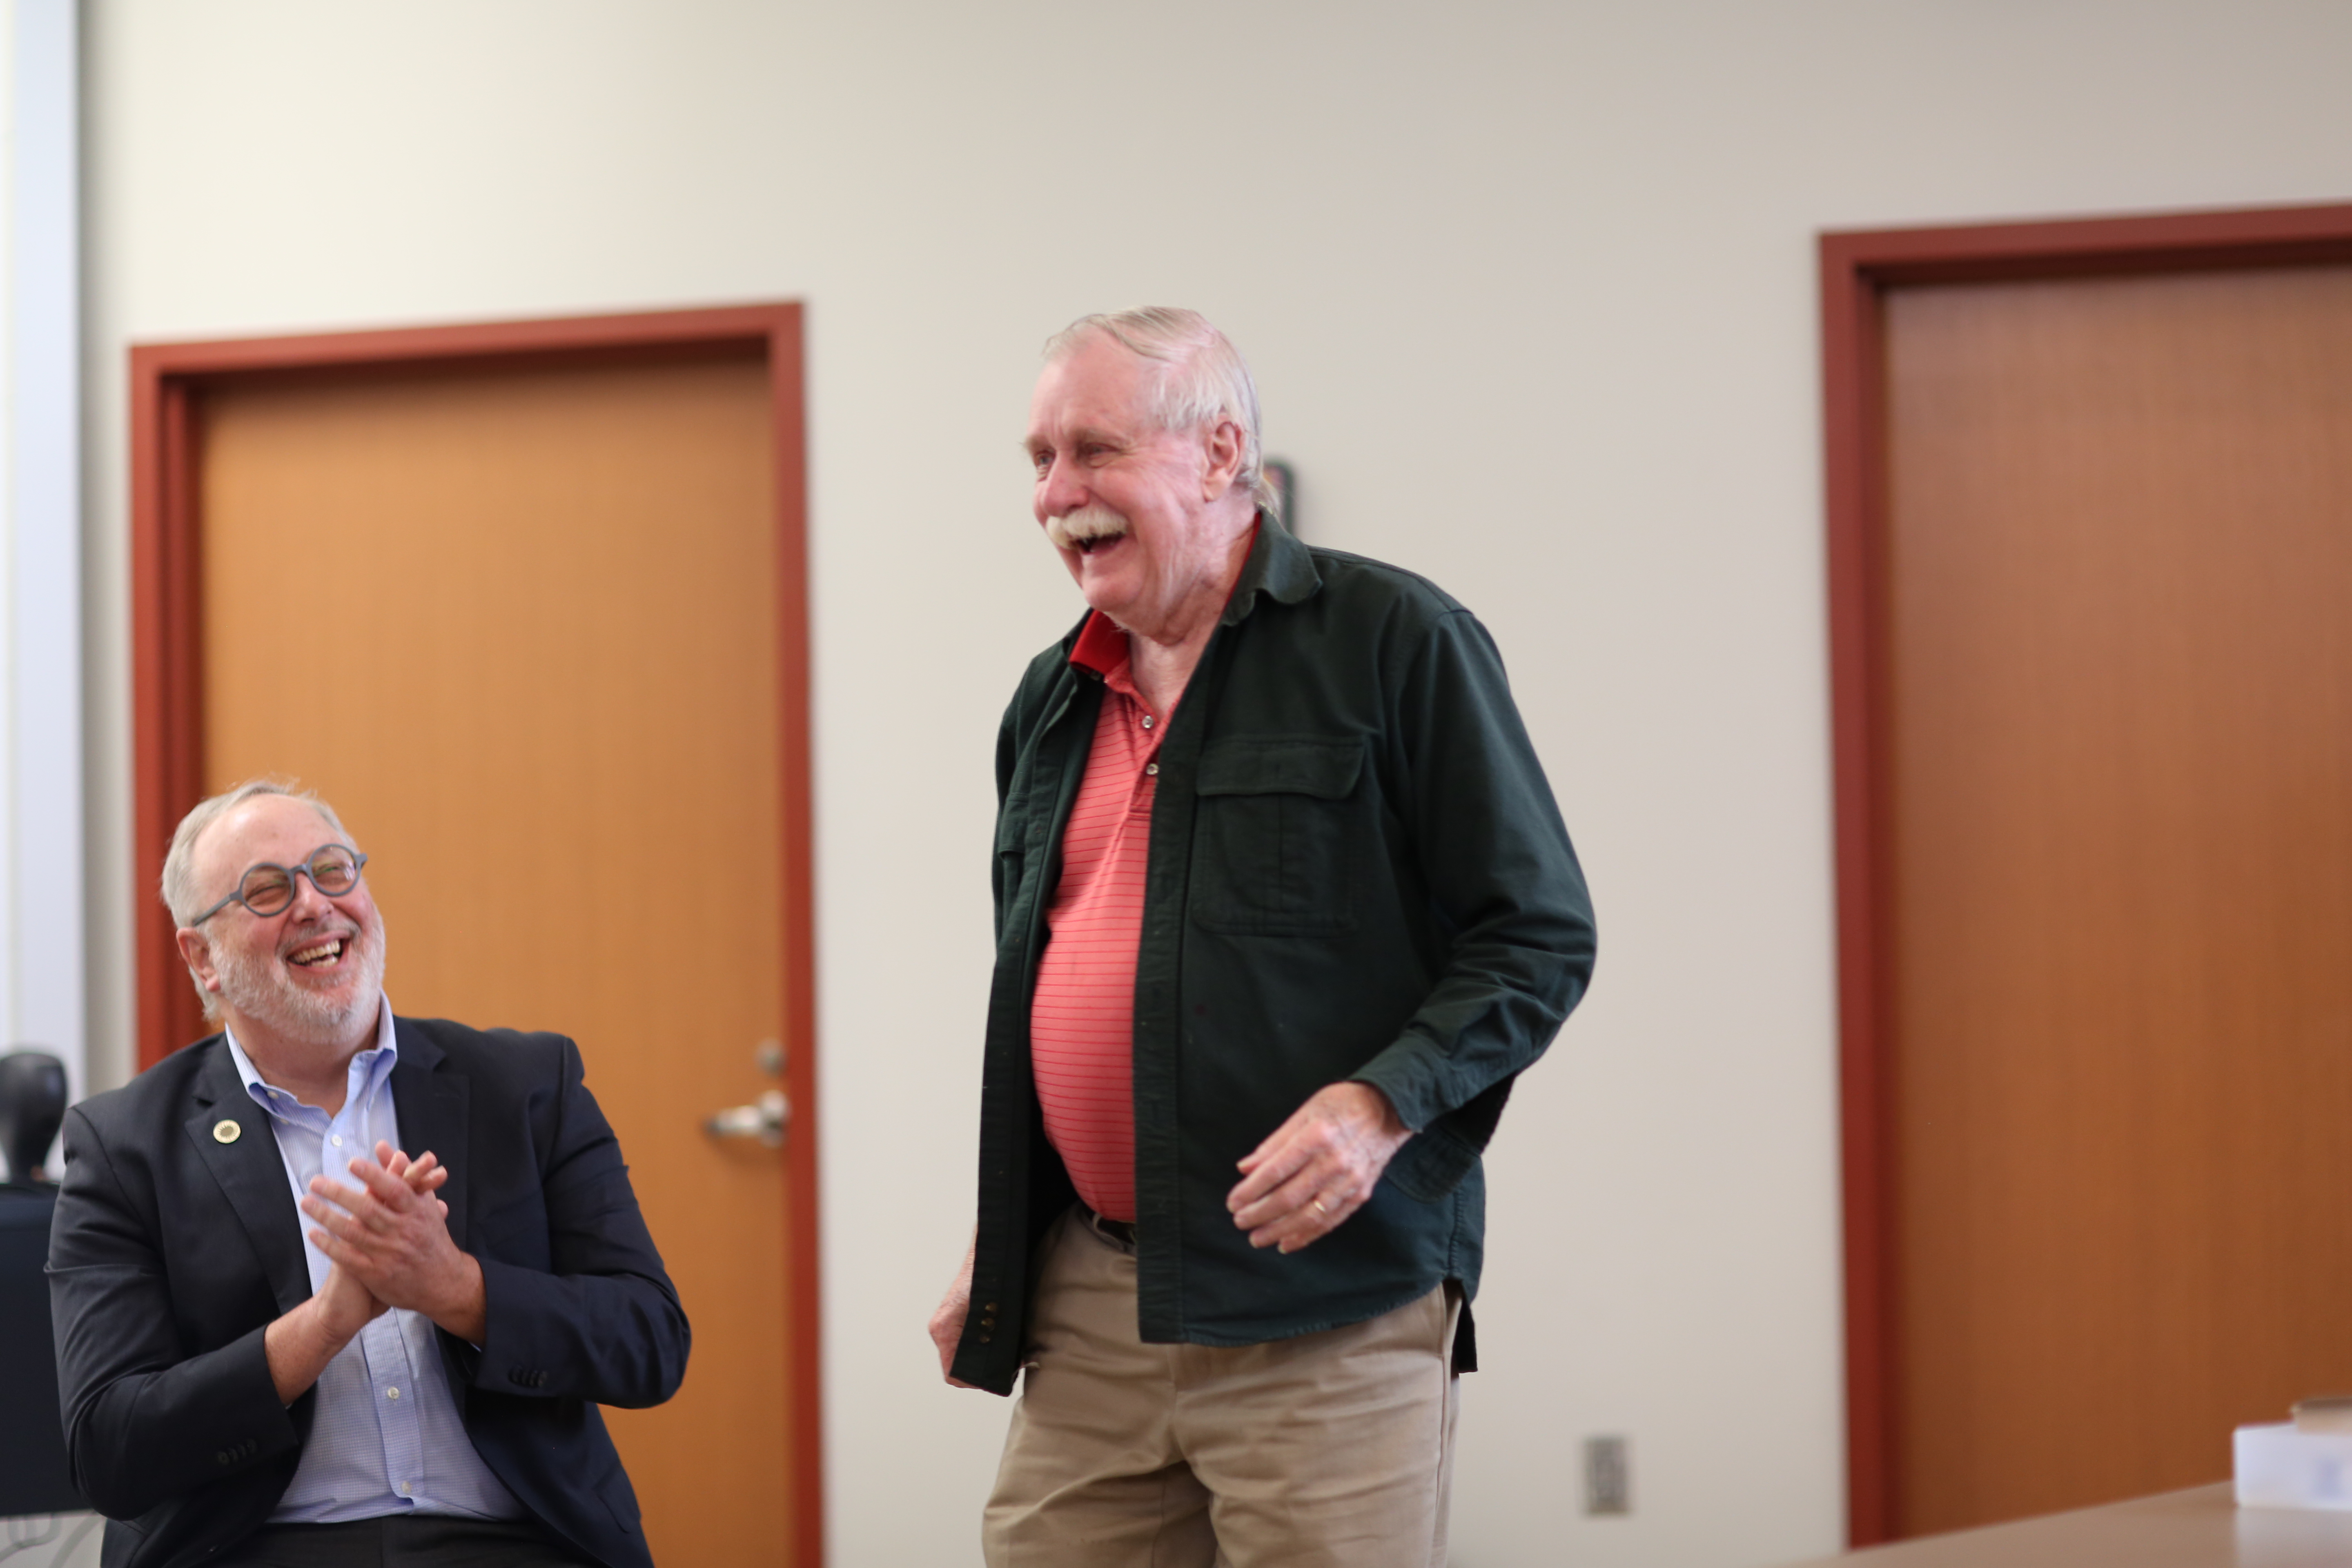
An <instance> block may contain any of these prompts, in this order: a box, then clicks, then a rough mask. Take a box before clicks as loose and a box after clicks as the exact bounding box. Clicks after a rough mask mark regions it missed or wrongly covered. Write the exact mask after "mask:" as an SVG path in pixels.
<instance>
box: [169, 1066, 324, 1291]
mask: <svg viewBox="0 0 2352 1568" xmlns="http://www.w3.org/2000/svg"><path fill="white" fill-rule="evenodd" d="M194 1048H195V1049H197V1050H201V1051H209V1052H211V1053H212V1059H211V1060H210V1061H208V1062H206V1063H205V1068H204V1071H203V1072H201V1073H200V1074H198V1075H197V1078H196V1080H195V1093H194V1099H195V1103H196V1112H195V1114H194V1116H191V1117H189V1118H188V1120H187V1122H186V1131H187V1134H188V1142H191V1143H193V1144H194V1145H195V1147H196V1157H197V1158H198V1159H199V1160H201V1161H202V1162H203V1163H204V1166H205V1169H206V1170H207V1171H209V1172H211V1173H212V1178H213V1180H214V1181H215V1182H216V1183H218V1184H220V1190H221V1194H222V1195H223V1196H225V1197H226V1198H227V1199H228V1205H229V1207H230V1208H231V1209H233V1210H235V1211H236V1217H237V1220H238V1222H239V1223H240V1224H242V1225H243V1226H245V1234H246V1236H247V1238H248V1239H250V1240H251V1241H252V1243H253V1250H254V1253H255V1255H256V1256H257V1257H258V1258H260V1259H261V1268H262V1272H263V1273H264V1274H265V1275H266V1276H267V1277H268V1280H269V1289H270V1293H271V1294H272V1295H273V1296H275V1297H276V1298H277V1299H278V1310H279V1311H281V1312H290V1311H292V1310H294V1309H295V1308H296V1307H298V1306H300V1305H301V1304H302V1303H303V1302H304V1301H307V1300H310V1264H309V1263H308V1262H307V1261H306V1260H305V1259H304V1258H303V1255H302V1215H301V1213H300V1211H299V1210H298V1209H296V1208H295V1206H294V1189H293V1187H292V1186H291V1185H289V1184H288V1182H287V1180H286V1161H285V1157H284V1156H283V1155H281V1154H279V1153H278V1135H277V1134H276V1133H275V1132H273V1131H271V1130H270V1126H269V1113H268V1111H266V1110H262V1109H261V1107H259V1106H258V1105H256V1104H255V1103H254V1102H253V1097H252V1096H251V1095H249V1094H247V1092H246V1090H245V1083H244V1080H243V1079H239V1078H238V1077H237V1076H236V1062H235V1060H233V1059H232V1058H230V1056H229V1054H228V1046H227V1044H226V1041H223V1040H219V1039H215V1040H213V1041H211V1042H209V1043H207V1044H205V1045H201V1046H198V1047H194ZM231 1126H234V1127H235V1128H236V1131H234V1132H230V1131H228V1129H229V1128H230V1127H231Z"/></svg>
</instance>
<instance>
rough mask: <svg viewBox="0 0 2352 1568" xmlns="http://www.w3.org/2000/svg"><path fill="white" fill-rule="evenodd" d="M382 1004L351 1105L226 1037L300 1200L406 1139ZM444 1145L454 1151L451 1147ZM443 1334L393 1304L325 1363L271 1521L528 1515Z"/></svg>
mask: <svg viewBox="0 0 2352 1568" xmlns="http://www.w3.org/2000/svg"><path fill="white" fill-rule="evenodd" d="M381 1006H382V1009H383V1011H382V1012H381V1014H380V1015H379V1016H378V1019H377V1023H376V1035H375V1040H376V1043H375V1046H374V1047H373V1049H370V1050H364V1051H362V1052H360V1053H359V1054H358V1055H357V1056H355V1057H353V1058H352V1064H351V1069H350V1070H351V1078H350V1080H349V1082H348V1083H347V1085H346V1086H345V1088H344V1090H343V1109H342V1110H341V1112H339V1113H338V1114H336V1115H334V1116H329V1115H328V1114H327V1113H326V1112H325V1111H324V1110H320V1109H319V1108H318V1107H317V1106H315V1105H305V1104H303V1103H302V1102H301V1101H300V1100H297V1099H295V1098H294V1096H292V1095H291V1094H289V1093H287V1092H286V1091H285V1090H284V1089H278V1088H274V1087H273V1086H271V1085H269V1084H268V1083H266V1082H264V1081H263V1080H262V1077H261V1074H260V1072H259V1071H258V1070H257V1068H255V1067H254V1065H253V1060H252V1058H249V1057H247V1055H246V1054H245V1048H244V1047H242V1046H239V1045H238V1044H237V1043H236V1036H235V1035H230V1036H229V1037H228V1049H229V1055H230V1057H231V1058H233V1059H235V1061H236V1070H237V1074H238V1076H239V1077H241V1078H243V1079H245V1090H246V1092H247V1094H249V1095H251V1096H253V1102H254V1103H255V1104H256V1105H258V1106H259V1107H261V1109H262V1110H264V1111H266V1112H267V1113H268V1117H269V1128H270V1131H271V1132H273V1133H274V1134H275V1135H276V1136H277V1139H278V1153H279V1155H280V1156H282V1157H283V1158H284V1160H285V1163H286V1181H287V1184H288V1185H289V1186H290V1187H292V1188H293V1190H294V1196H295V1200H296V1202H297V1203H299V1202H300V1200H301V1199H302V1198H303V1197H305V1196H307V1195H308V1194H309V1193H310V1178H311V1177H313V1176H316V1175H320V1174H321V1173H323V1174H325V1175H326V1176H327V1177H328V1179H329V1180H331V1181H337V1182H341V1183H342V1184H344V1185H345V1186H355V1185H357V1182H356V1180H355V1179H354V1178H353V1177H352V1173H351V1162H352V1160H353V1159H355V1158H358V1157H359V1156H362V1155H366V1156H368V1157H370V1158H373V1155H374V1151H375V1145H376V1142H377V1140H379V1139H381V1140H383V1141H384V1142H388V1143H390V1144H391V1145H392V1146H393V1147H394V1148H395V1149H397V1148H400V1147H401V1142H400V1124H399V1121H398V1120H397V1119H396V1118H395V1116H394V1110H393V1103H392V1067H393V1063H394V1061H396V1060H397V1059H398V1047H397V1046H396V1045H395V1044H394V1039H393V1028H392V1003H391V1001H390V1000H389V999H386V1000H385V1001H383V1003H382V1004H381ZM409 1152H411V1153H414V1154H422V1153H423V1152H425V1151H424V1150H422V1149H415V1150H411V1151H409ZM439 1152H440V1153H442V1154H443V1156H444V1157H445V1158H446V1156H447V1155H448V1154H449V1153H450V1152H451V1151H447V1150H443V1151H439ZM299 1218H300V1219H301V1222H302V1252H303V1258H304V1260H305V1261H306V1262H308V1263H309V1264H310V1289H312V1290H313V1291H314V1292H315V1291H316V1290H317V1289H319V1288H320V1286H321V1285H323V1284H325V1283H326V1279H327V1270H328V1269H329V1268H331V1267H332V1265H331V1264H330V1263H329V1261H328V1259H327V1255H326V1254H325V1253H323V1252H320V1250H319V1248H318V1245H317V1243H315V1242H313V1241H311V1239H310V1232H311V1231H312V1230H313V1229H314V1228H316V1227H315V1226H313V1225H312V1223H311V1221H310V1216H309V1215H299ZM434 1333H435V1330H434V1327H433V1321H432V1320H431V1319H429V1318H427V1317H425V1315H424V1314H423V1313H421V1312H409V1311H402V1310H397V1309H395V1310H392V1311H387V1312H384V1313H382V1314H380V1315H379V1316H377V1317H376V1318H374V1319H373V1320H372V1321H370V1322H369V1323H368V1326H367V1327H366V1328H364V1329H362V1331H360V1333H359V1336H358V1337H357V1338H355V1339H353V1340H352V1342H351V1343H349V1344H347V1345H345V1346H344V1347H343V1348H342V1350H341V1352H338V1353H337V1354H336V1356H335V1359H334V1360H332V1361H331V1362H329V1363H327V1370H326V1371H325V1372H323V1373H320V1376H319V1384H318V1389H319V1401H318V1407H317V1410H316V1412H315V1414H314V1415H313V1416H312V1418H311V1423H310V1440H309V1441H308V1442H306V1443H304V1444H303V1445H302V1460H301V1463H300V1465H299V1466H298V1467H297V1468H296V1469H295V1471H294V1480H293V1483H292V1484H291V1485H290V1486H289V1487H288V1488H287V1489H286V1495H285V1496H284V1497H282V1498H280V1499H279V1500H278V1509H277V1511H276V1512H274V1513H272V1514H271V1515H270V1516H269V1522H271V1523H272V1524H336V1523H341V1522H342V1521H346V1520H353V1519H374V1518H377V1517H378V1516H380V1515H383V1514H392V1513H449V1514H467V1515H471V1516H473V1517H475V1518H478V1519H521V1518H524V1517H525V1516H526V1514H527V1511H528V1510H525V1509H524V1508H523V1506H522V1504H520V1502H517V1501H516V1500H515V1497H514V1494H513V1493H512V1492H509V1490H507V1489H506V1488H505V1486H503V1485H502V1484H500V1482H499V1479H498V1477H496V1476H494V1475H492V1474H491V1473H490V1468H489V1467H488V1465H486V1464H484V1463H483V1462H482V1458H481V1456H480V1455H479V1454H478V1453H476V1452H475V1451H474V1444H473V1440H472V1439H471V1438H469V1437H467V1436H466V1427H465V1423H464V1422H463V1421H461V1420H460V1419H459V1418H458V1415H457V1401H456V1399H455V1398H454V1397H453V1396H452V1395H451V1394H450V1392H449V1383H448V1378H447V1375H446V1373H444V1372H443V1371H442V1364H441V1347H440V1346H439V1345H438V1344H437V1343H436V1342H435V1340H434Z"/></svg>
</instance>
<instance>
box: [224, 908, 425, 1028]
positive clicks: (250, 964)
mask: <svg viewBox="0 0 2352 1568" xmlns="http://www.w3.org/2000/svg"><path fill="white" fill-rule="evenodd" d="M344 940H345V942H347V943H348V942H352V941H353V940H356V941H357V942H358V944H359V968H358V969H357V971H356V972H355V973H353V974H352V985H351V989H350V990H349V991H347V992H345V993H344V994H342V995H341V996H340V997H336V996H326V995H321V994H319V993H318V992H315V991H309V990H305V989H304V988H303V987H301V986H299V985H298V984H295V983H294V982H293V981H291V980H289V979H288V978H287V976H286V974H285V973H284V971H282V970H281V969H279V968H278V964H279V963H280V962H281V961H280V960H279V958H278V955H277V954H276V953H275V952H251V951H249V950H247V949H246V948H243V947H235V946H229V945H226V944H224V945H222V946H220V947H217V948H215V950H214V954H213V968H214V971H215V973H217V974H219V976H220V987H221V988H220V997H219V999H220V1000H221V1001H222V1002H224V1003H226V1005H229V1006H231V1007H234V1008H236V1010H237V1011H238V1012H240V1013H242V1014H244V1015H245V1016H247V1017H248V1018H251V1019H253V1020H254V1021H255V1022H256V1023H257V1024H261V1025H263V1026H266V1027H268V1028H269V1029H271V1030H273V1031H275V1032H276V1033H278V1034H279V1035H283V1036H285V1037H287V1038H289V1039H294V1040H300V1041H302V1042H304V1043H305V1044H308V1045H314V1046H335V1045H340V1044H341V1043H342V1042H343V1041H344V1040H346V1039H348V1038H350V1037H351V1035H352V1031H353V1029H354V1028H356V1027H357V1026H359V1025H360V1024H361V1023H362V1022H363V1021H364V1020H365V1019H366V1018H371V1017H373V1016H375V1014H376V1012H377V1010H378V1009H379V1008H380V1007H381V1006H382V1005H383V1002H382V998H383V918H382V917H381V916H378V917H376V918H375V919H373V920H371V921H369V922H368V923H367V924H366V925H364V926H362V927H361V928H360V931H359V934H358V936H357V938H356V939H353V938H350V937H346V938H345V939H344Z"/></svg>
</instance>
